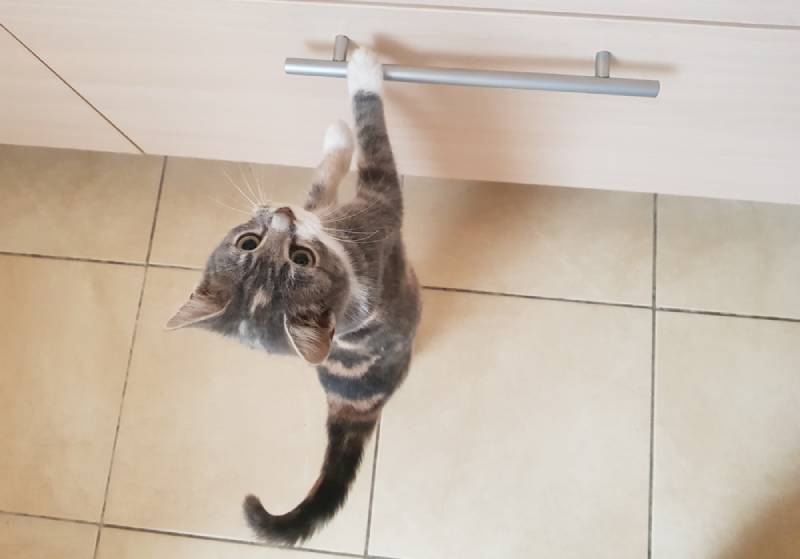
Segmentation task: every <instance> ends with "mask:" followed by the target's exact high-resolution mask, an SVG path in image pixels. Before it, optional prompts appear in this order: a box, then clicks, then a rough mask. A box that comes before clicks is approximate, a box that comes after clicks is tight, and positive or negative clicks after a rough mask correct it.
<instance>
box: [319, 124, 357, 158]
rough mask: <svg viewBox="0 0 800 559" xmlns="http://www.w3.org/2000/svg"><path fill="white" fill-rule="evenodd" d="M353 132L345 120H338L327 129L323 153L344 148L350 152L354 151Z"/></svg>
mask: <svg viewBox="0 0 800 559" xmlns="http://www.w3.org/2000/svg"><path fill="white" fill-rule="evenodd" d="M353 146H354V142H353V133H352V132H351V131H350V127H349V126H347V124H345V123H344V122H343V121H341V120H337V121H336V122H334V123H333V124H331V125H330V126H328V130H326V131H325V140H324V141H323V142H322V151H323V153H330V152H332V151H336V150H343V151H345V152H348V153H352V151H353Z"/></svg>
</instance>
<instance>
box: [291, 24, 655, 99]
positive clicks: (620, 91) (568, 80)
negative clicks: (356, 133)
mask: <svg viewBox="0 0 800 559" xmlns="http://www.w3.org/2000/svg"><path fill="white" fill-rule="evenodd" d="M346 52H347V38H346V37H344V36H343V35H339V36H337V37H336V48H335V52H334V60H315V59H310V58H287V59H286V62H285V63H284V70H285V71H286V73H287V74H293V75H300V76H321V77H326V78H345V77H347V61H346V60H345V58H346V56H345V54H346ZM610 61H611V54H610V53H609V52H608V51H600V52H598V53H597V55H596V57H595V75H594V76H571V75H565V74H540V73H534V72H503V71H496V70H471V69H465V68H434V67H419V66H401V65H399V64H384V65H383V77H384V79H385V80H387V81H395V82H407V83H425V84H436V85H461V86H469V87H500V88H510V89H534V90H542V91H566V92H573V93H595V94H600V95H627V96H632V97H657V96H658V93H659V90H660V89H661V84H660V82H658V81H657V80H636V79H627V78H611V77H608V76H609V68H610Z"/></svg>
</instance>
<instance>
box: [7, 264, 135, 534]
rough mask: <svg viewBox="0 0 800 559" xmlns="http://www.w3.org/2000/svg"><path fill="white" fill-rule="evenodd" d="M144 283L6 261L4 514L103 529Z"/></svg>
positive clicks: (101, 270) (105, 271) (92, 268)
mask: <svg viewBox="0 0 800 559" xmlns="http://www.w3.org/2000/svg"><path fill="white" fill-rule="evenodd" d="M142 275H143V270H142V269H141V268H139V267H134V266H120V265H109V264H94V263H84V262H64V261H55V260H46V259H39V258H30V257H17V256H0V293H2V294H3V295H2V296H0V317H3V319H2V321H0V356H2V366H0V456H2V459H0V480H3V481H2V482H0V510H6V511H14V512H26V513H33V514H44V515H50V516H57V517H66V518H74V519H82V520H92V521H95V520H98V519H99V517H100V509H101V508H102V505H103V493H104V491H105V485H106V482H105V479H106V476H107V475H108V464H109V460H110V458H111V445H112V442H113V438H114V431H115V429H116V423H117V414H118V411H119V403H120V395H121V391H122V384H123V381H124V378H125V368H126V366H127V362H128V355H129V351H130V343H131V335H132V333H133V325H134V320H135V316H136V306H137V302H138V297H139V292H140V289H141V285H142Z"/></svg>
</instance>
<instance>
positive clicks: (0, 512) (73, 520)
mask: <svg viewBox="0 0 800 559" xmlns="http://www.w3.org/2000/svg"><path fill="white" fill-rule="evenodd" d="M0 515H5V516H21V517H23V518H39V519H41V520H55V521H58V522H71V523H72V524H84V525H88V526H98V524H97V522H92V521H91V520H79V519H77V518H63V517H61V516H50V515H47V514H31V513H28V512H13V511H10V510H0Z"/></svg>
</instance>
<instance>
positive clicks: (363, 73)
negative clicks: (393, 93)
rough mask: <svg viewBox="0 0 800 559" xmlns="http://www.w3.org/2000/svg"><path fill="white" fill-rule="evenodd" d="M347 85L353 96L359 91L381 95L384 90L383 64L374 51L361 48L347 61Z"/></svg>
mask: <svg viewBox="0 0 800 559" xmlns="http://www.w3.org/2000/svg"><path fill="white" fill-rule="evenodd" d="M347 87H348V89H349V90H350V95H351V96H352V95H355V94H356V93H358V92H359V91H366V92H369V93H377V94H378V95H380V93H381V91H382V90H383V66H382V65H381V63H380V61H379V60H378V57H377V56H375V53H374V52H372V51H371V50H369V49H365V48H360V49H358V50H357V51H355V52H354V53H353V55H352V56H351V57H350V61H349V62H348V63H347Z"/></svg>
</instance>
